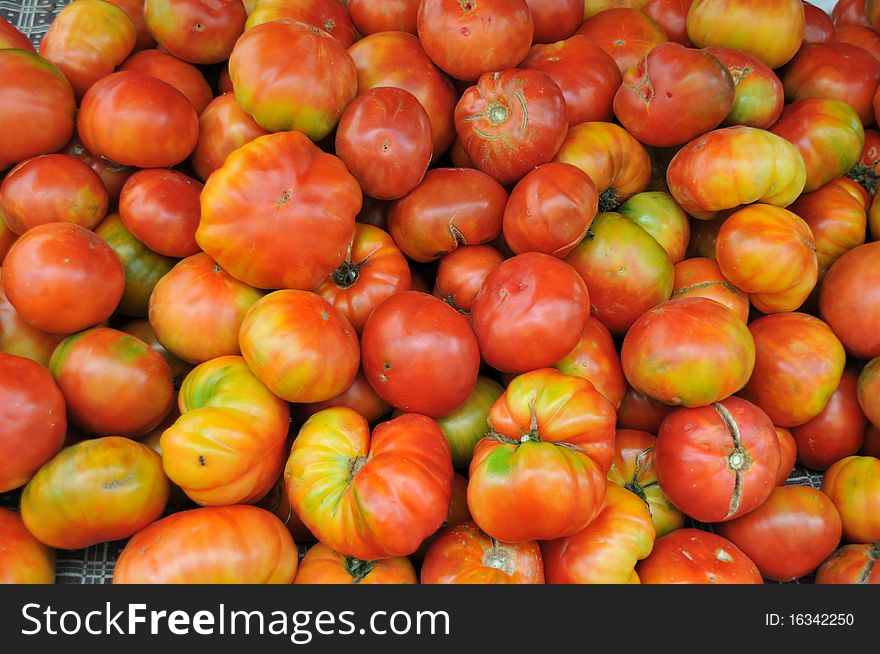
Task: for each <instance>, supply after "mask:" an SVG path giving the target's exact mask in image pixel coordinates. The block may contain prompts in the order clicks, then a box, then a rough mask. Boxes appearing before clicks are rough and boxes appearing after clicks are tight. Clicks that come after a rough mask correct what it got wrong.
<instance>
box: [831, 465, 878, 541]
mask: <svg viewBox="0 0 880 654" xmlns="http://www.w3.org/2000/svg"><path fill="white" fill-rule="evenodd" d="M822 492H823V493H825V494H826V495H828V497H829V498H831V501H832V502H834V506H836V507H837V510H838V511H839V512H840V518H841V521H842V522H843V538H844V540H846V541H848V542H850V543H870V542H874V541H878V540H880V512H878V510H880V501H878V497H880V459H877V458H875V457H872V456H847V457H845V458H843V459H840V460H839V461H837V462H836V463H834V464H833V465H832V466H831V467H830V468H828V470H827V472H826V473H825V477H824V479H823V480H822Z"/></svg>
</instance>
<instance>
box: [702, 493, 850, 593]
mask: <svg viewBox="0 0 880 654" xmlns="http://www.w3.org/2000/svg"><path fill="white" fill-rule="evenodd" d="M717 530H718V533H719V534H720V535H722V536H724V537H725V538H728V539H730V540H731V541H732V542H733V543H734V544H735V545H736V546H737V547H739V548H740V549H742V551H743V552H745V553H746V554H747V555H748V556H749V557H750V558H751V559H752V560H753V561H754V562H755V565H757V566H758V569H759V570H760V571H761V574H762V575H763V576H764V577H765V578H767V579H772V580H773V581H792V580H794V579H797V578H799V577H803V576H804V575H807V574H809V573H811V572H813V571H814V570H815V569H816V568H818V567H819V565H820V564H821V563H822V562H823V561H824V560H825V559H827V558H828V556H829V555H830V554H831V553H832V552H833V551H834V550H835V549H837V545H838V543H839V542H840V536H841V531H842V530H841V521H840V514H839V513H838V512H837V509H836V508H835V507H834V504H833V503H832V502H831V500H830V499H829V498H828V496H827V495H825V494H824V493H823V492H822V491H819V490H817V489H815V488H810V487H809V486H777V487H776V488H775V489H773V492H772V493H771V494H770V498H769V499H768V500H767V501H766V502H765V503H764V504H762V505H761V506H760V507H758V508H757V509H755V510H754V511H752V512H751V513H748V514H746V515H744V516H741V517H739V518H737V519H736V520H731V521H730V522H725V523H722V524H719V525H717Z"/></svg>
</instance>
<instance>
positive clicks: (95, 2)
mask: <svg viewBox="0 0 880 654" xmlns="http://www.w3.org/2000/svg"><path fill="white" fill-rule="evenodd" d="M136 41H137V30H136V29H135V26H134V23H133V22H132V21H131V19H130V18H129V17H128V14H126V13H125V12H124V11H123V10H122V9H120V8H119V7H117V6H115V5H113V4H111V3H109V2H104V1H103V0H79V1H78V2H75V3H71V4H69V5H67V6H66V7H64V8H62V9H61V11H60V12H58V15H57V16H56V17H55V19H54V20H53V21H52V24H51V25H50V26H49V30H48V31H47V32H46V35H45V36H44V37H43V40H42V41H41V42H40V55H42V56H43V57H45V58H46V59H48V60H49V61H51V62H52V63H53V64H55V65H56V66H57V67H58V69H59V70H60V71H61V72H62V73H64V75H65V76H66V77H67V79H68V80H69V81H70V84H71V86H72V87H73V90H74V92H75V93H76V97H77V100H82V97H83V95H84V94H85V92H86V91H88V90H89V88H90V87H91V86H92V85H93V84H94V83H95V82H97V81H98V80H99V79H101V78H102V77H106V76H107V75H109V74H110V73H112V72H113V71H114V69H115V68H116V67H117V66H118V65H119V64H121V63H122V62H123V61H124V60H125V58H126V57H128V55H130V54H131V51H132V49H133V48H134V45H135V42H136Z"/></svg>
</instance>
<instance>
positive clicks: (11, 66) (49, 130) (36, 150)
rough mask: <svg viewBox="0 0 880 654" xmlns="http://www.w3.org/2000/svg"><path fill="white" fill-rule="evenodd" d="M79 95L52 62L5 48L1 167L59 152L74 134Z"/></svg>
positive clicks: (0, 69)
mask: <svg viewBox="0 0 880 654" xmlns="http://www.w3.org/2000/svg"><path fill="white" fill-rule="evenodd" d="M75 113H76V97H75V96H74V93H73V88H71V86H70V82H68V81H67V78H66V77H65V76H64V73H62V72H61V71H60V70H58V69H57V68H55V66H53V65H52V64H51V63H50V62H49V61H47V60H46V59H43V58H42V57H40V56H39V55H37V54H36V53H33V52H27V51H25V50H17V49H7V50H0V123H2V124H3V125H10V126H11V125H14V126H15V129H9V130H7V131H6V133H5V134H4V135H3V140H2V141H0V170H4V169H6V168H9V166H11V165H13V164H17V163H18V162H20V161H24V160H25V159H30V158H31V157H35V156H37V155H40V154H46V153H49V152H55V151H57V150H60V149H61V148H62V147H64V144H65V143H67V141H69V140H70V137H71V136H72V135H73V118H74V114H75Z"/></svg>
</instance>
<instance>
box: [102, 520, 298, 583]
mask: <svg viewBox="0 0 880 654" xmlns="http://www.w3.org/2000/svg"><path fill="white" fill-rule="evenodd" d="M297 564H298V557H297V552H296V543H294V542H293V538H291V536H290V533H289V532H288V531H287V529H285V527H284V525H283V524H281V521H280V520H279V519H278V518H276V517H275V516H274V515H272V514H271V513H269V512H268V511H264V510H263V509H258V508H256V507H253V506H224V507H211V508H203V509H193V510H191V511H182V512H180V513H175V514H174V515H170V516H168V517H166V518H163V519H162V520H159V521H158V522H155V523H153V524H152V525H150V526H149V527H147V528H146V529H144V530H143V531H141V532H139V533H138V534H136V535H135V536H134V538H132V539H131V540H130V541H128V543H127V544H126V546H125V549H124V550H122V554H120V555H119V559H118V560H117V561H116V567H115V569H114V571H113V583H114V584H172V583H177V584H208V583H244V584H289V583H291V582H292V581H293V579H294V577H295V576H296V569H297Z"/></svg>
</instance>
